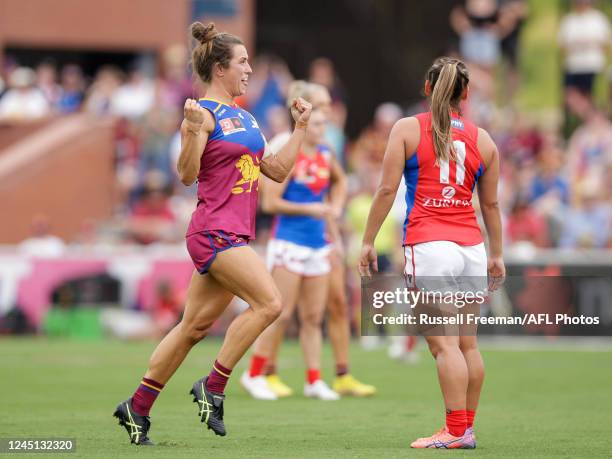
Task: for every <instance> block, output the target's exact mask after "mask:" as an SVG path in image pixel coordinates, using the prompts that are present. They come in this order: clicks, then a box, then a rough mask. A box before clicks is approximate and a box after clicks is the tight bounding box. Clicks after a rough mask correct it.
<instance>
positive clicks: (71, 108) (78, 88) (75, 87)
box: [57, 64, 85, 113]
mask: <svg viewBox="0 0 612 459" xmlns="http://www.w3.org/2000/svg"><path fill="white" fill-rule="evenodd" d="M61 80H62V81H61V91H60V96H59V100H58V101H57V110H58V111H59V112H60V113H73V112H76V111H78V110H79V109H80V108H81V103H82V102H83V97H84V95H85V79H84V78H83V72H82V71H81V68H80V67H79V66H78V65H74V64H70V65H66V66H65V67H64V68H63V69H62V78H61Z"/></svg>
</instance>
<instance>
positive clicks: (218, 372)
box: [206, 360, 232, 394]
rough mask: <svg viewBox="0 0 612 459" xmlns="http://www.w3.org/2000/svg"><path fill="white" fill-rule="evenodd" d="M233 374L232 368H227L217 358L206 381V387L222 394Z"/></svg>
mask: <svg viewBox="0 0 612 459" xmlns="http://www.w3.org/2000/svg"><path fill="white" fill-rule="evenodd" d="M231 374H232V370H230V369H229V368H225V367H224V366H223V365H221V364H220V363H219V361H218V360H215V363H214V365H213V367H212V370H210V373H209V375H208V380H207V381H206V389H208V390H209V391H211V392H214V393H215V394H222V393H223V391H224V390H225V386H226V385H227V381H228V380H229V377H230V375H231Z"/></svg>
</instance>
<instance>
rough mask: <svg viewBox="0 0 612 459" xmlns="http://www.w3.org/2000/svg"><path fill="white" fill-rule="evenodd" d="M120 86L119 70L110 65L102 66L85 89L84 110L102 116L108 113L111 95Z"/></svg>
mask: <svg viewBox="0 0 612 459" xmlns="http://www.w3.org/2000/svg"><path fill="white" fill-rule="evenodd" d="M120 86H121V72H120V71H119V69H117V68H115V67H112V66H104V67H102V68H101V69H100V70H98V73H97V74H96V78H95V79H94V81H93V83H92V84H91V86H90V87H89V89H88V91H87V97H86V99H85V111H87V112H88V113H92V114H94V115H98V116H102V115H107V114H110V112H111V103H112V99H113V95H114V94H115V92H116V91H117V89H119V87H120Z"/></svg>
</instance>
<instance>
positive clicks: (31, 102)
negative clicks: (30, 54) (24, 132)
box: [0, 67, 49, 120]
mask: <svg viewBox="0 0 612 459" xmlns="http://www.w3.org/2000/svg"><path fill="white" fill-rule="evenodd" d="M35 83H36V74H35V73H34V71H33V70H32V69H30V68H28V67H18V68H16V69H15V70H13V71H12V72H11V74H10V77H9V86H10V88H9V89H8V91H6V92H5V93H4V95H3V96H2V98H1V99H0V119H5V120H6V119H12V120H26V119H34V118H41V117H43V116H46V115H48V114H49V103H48V102H47V99H46V98H45V96H44V94H43V93H42V92H41V90H40V89H38V88H37V87H35V86H34V84H35Z"/></svg>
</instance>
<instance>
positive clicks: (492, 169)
mask: <svg viewBox="0 0 612 459" xmlns="http://www.w3.org/2000/svg"><path fill="white" fill-rule="evenodd" d="M478 149H479V150H480V152H481V155H482V156H483V160H484V162H485V166H486V168H485V171H484V172H483V174H482V177H480V180H479V181H478V199H479V201H480V209H481V212H482V218H483V220H484V224H485V227H486V229H487V235H488V237H489V257H488V262H487V264H488V272H489V276H490V278H491V281H492V282H490V283H489V287H490V288H491V289H492V290H495V288H497V284H499V283H500V282H501V281H502V280H503V278H504V276H505V275H506V269H505V267H504V261H503V259H502V255H503V253H502V228H501V215H500V212H499V203H498V200H497V185H498V181H499V151H498V150H497V146H496V145H495V142H493V140H492V139H491V137H490V136H489V134H488V133H487V131H485V130H484V129H482V128H479V129H478Z"/></svg>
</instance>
